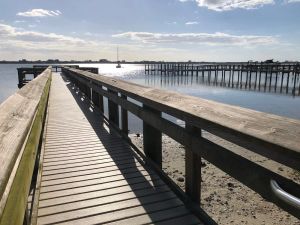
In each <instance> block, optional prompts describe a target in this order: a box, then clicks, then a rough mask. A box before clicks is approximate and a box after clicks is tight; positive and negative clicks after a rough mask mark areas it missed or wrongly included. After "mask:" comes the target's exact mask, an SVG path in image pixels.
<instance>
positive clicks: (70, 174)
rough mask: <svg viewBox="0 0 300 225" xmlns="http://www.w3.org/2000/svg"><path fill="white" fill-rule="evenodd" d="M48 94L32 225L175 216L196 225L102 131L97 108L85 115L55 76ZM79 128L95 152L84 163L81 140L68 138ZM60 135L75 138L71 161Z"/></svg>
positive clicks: (115, 138)
mask: <svg viewBox="0 0 300 225" xmlns="http://www.w3.org/2000/svg"><path fill="white" fill-rule="evenodd" d="M51 90H53V91H51V95H50V100H49V101H50V104H49V120H48V125H47V133H46V144H45V155H44V166H43V172H42V176H43V179H42V181H41V191H40V197H39V204H38V206H39V209H38V217H37V224H51V223H65V224H101V223H113V222H115V223H118V224H119V223H128V224H141V223H152V224H154V223H157V221H160V220H163V221H164V222H167V221H168V220H170V221H173V220H174V218H175V217H178V216H181V215H182V216H183V215H184V216H187V215H189V220H191V221H193V222H194V223H201V222H200V221H199V220H198V219H197V218H196V217H195V216H193V214H191V213H190V212H189V211H188V210H187V209H186V207H185V206H184V205H183V203H182V202H181V201H180V200H179V199H178V198H177V197H176V195H175V194H174V193H173V192H172V191H171V190H170V188H169V187H168V186H166V184H165V183H164V182H163V181H162V180H161V179H160V177H159V176H158V175H157V174H156V173H155V172H154V171H153V170H152V169H151V168H149V167H148V166H146V165H145V164H144V163H143V162H142V161H141V160H140V159H139V157H137V156H136V154H135V153H134V152H133V151H132V149H131V148H130V146H129V145H128V144H127V143H126V142H125V141H124V140H123V139H122V138H121V137H120V136H119V135H117V134H116V133H115V132H109V131H108V130H107V128H105V127H104V126H103V125H102V124H103V123H104V122H103V121H104V119H103V117H101V113H100V112H99V111H98V109H97V108H96V109H95V110H94V111H93V113H91V112H90V110H89V104H88V101H81V95H79V96H77V95H74V92H75V91H74V90H73V89H71V90H69V89H68V88H67V83H64V82H63V79H62V78H61V77H60V76H58V75H54V77H53V82H52V86H51ZM102 91H105V92H106V93H109V94H110V95H112V96H114V98H120V99H122V100H123V101H127V100H126V99H124V98H122V97H121V96H118V95H116V94H115V93H112V92H109V91H108V90H104V89H102ZM71 92H72V93H71ZM73 96H75V99H74V98H73ZM83 117H85V118H86V120H82V118H83ZM66 118H68V119H67V120H66ZM78 121H80V123H78ZM108 126H109V129H110V125H108ZM82 127H84V128H85V132H86V133H87V134H88V136H89V137H91V139H92V140H93V141H91V140H89V141H88V143H91V142H93V146H96V148H93V151H94V152H96V153H98V154H94V155H92V156H89V157H92V158H88V159H87V158H85V157H86V153H88V152H89V149H90V148H91V146H88V145H87V143H86V142H85V140H86V137H82V136H80V135H77V136H76V132H74V133H73V130H74V129H76V128H77V130H80V129H81V128H82ZM57 129H58V130H61V133H58V132H56V131H57ZM112 130H113V129H112ZM66 133H73V134H72V135H73V136H74V137H76V141H77V143H76V144H75V145H74V146H73V148H76V150H75V151H74V152H75V153H76V155H77V156H76V157H70V153H66V151H67V150H66V149H67V148H69V146H70V142H72V140H68V139H65V134H66ZM57 140H59V143H57ZM116 144H118V146H119V147H116ZM100 146H101V147H100ZM72 154H73V153H72ZM50 156H51V157H50ZM125 156H126V157H125ZM49 157H50V158H49ZM53 157H55V158H54V159H53ZM60 157H62V158H60ZM58 160H60V161H58ZM91 161H94V163H91ZM116 210H117V213H116ZM161 210H162V212H160V211H161ZM135 218H138V219H135Z"/></svg>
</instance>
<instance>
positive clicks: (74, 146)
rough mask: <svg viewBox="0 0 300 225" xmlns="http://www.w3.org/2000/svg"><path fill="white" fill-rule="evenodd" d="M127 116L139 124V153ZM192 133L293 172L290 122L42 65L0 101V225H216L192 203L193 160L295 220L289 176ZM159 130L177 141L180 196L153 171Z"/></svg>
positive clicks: (197, 169)
mask: <svg viewBox="0 0 300 225" xmlns="http://www.w3.org/2000/svg"><path fill="white" fill-rule="evenodd" d="M104 98H107V100H108V101H107V103H106V101H104ZM132 99H133V100H135V101H137V102H139V103H141V104H136V103H134V102H133V101H132ZM104 104H107V108H108V117H106V116H105V115H104V108H105V107H104ZM128 112H131V113H133V114H134V115H136V116H137V117H139V118H140V119H141V120H142V121H143V141H144V146H143V149H144V150H143V152H141V151H139V149H137V148H136V147H135V146H134V145H133V144H132V143H131V142H130V139H129V137H128ZM162 113H167V114H169V115H171V116H173V117H176V118H178V119H180V120H183V121H184V122H185V127H181V126H179V125H177V124H174V123H172V122H170V121H168V120H167V119H165V118H163V117H162ZM202 130H206V131H208V132H210V133H212V134H214V135H216V136H218V137H221V138H223V139H225V140H227V141H229V142H231V143H234V144H236V145H239V146H242V147H244V148H246V149H247V150H249V151H252V152H255V153H256V154H259V155H262V156H264V157H267V158H269V159H271V160H273V161H275V162H278V163H281V164H283V165H286V166H288V167H290V168H293V169H295V170H298V171H299V170H300V146H299V141H298V140H299V137H300V121H299V120H294V119H289V118H284V117H280V116H275V115H270V114H266V113H261V112H256V111H253V110H249V109H243V108H240V107H234V106H229V105H225V104H220V103H216V102H213V101H208V100H204V99H200V98H195V97H191V96H187V95H183V94H179V93H176V92H170V91H165V90H160V89H154V88H150V87H144V86H141V85H136V84H133V83H129V82H125V81H121V80H118V79H115V78H109V77H105V76H102V75H98V74H95V73H91V72H88V71H83V70H80V69H78V68H70V67H62V70H61V72H52V69H51V68H50V67H49V68H47V69H45V70H44V72H42V73H41V74H40V75H38V76H37V77H36V78H35V79H33V80H32V81H31V82H29V83H28V84H26V85H25V86H24V87H23V88H21V89H20V90H19V91H18V92H17V93H16V94H14V95H13V96H11V97H10V98H8V99H7V100H6V101H5V102H4V103H3V104H1V105H0V165H1V170H0V181H1V183H0V225H4V224H5V225H6V224H13V225H19V224H20V225H21V224H33V225H34V224H162V225H163V224H171V225H173V224H216V223H215V222H214V221H213V220H212V219H211V218H210V217H209V216H208V215H207V214H206V213H205V212H204V211H203V210H202V209H201V207H200V204H199V203H200V202H201V158H204V159H206V160H208V161H209V162H211V163H212V164H214V165H215V166H217V167H218V168H219V169H221V170H223V171H225V172H226V173H227V174H229V175H230V176H232V177H234V178H235V179H237V180H238V181H240V182H241V183H242V184H244V185H246V186H247V187H249V188H251V189H252V190H254V191H255V192H257V193H258V194H260V195H261V196H262V197H263V198H264V199H266V201H270V202H273V203H274V204H276V205H277V206H279V207H280V208H281V209H282V210H285V211H287V212H289V213H290V214H291V215H293V216H295V217H296V218H298V219H300V204H299V203H300V200H299V197H300V196H299V193H300V185H299V184H298V183H297V182H295V181H293V180H290V179H289V178H286V177H283V176H282V175H280V174H278V173H276V172H275V171H272V170H269V169H267V168H265V167H262V166H260V165H258V164H256V163H254V162H252V161H251V160H249V159H246V158H244V157H243V156H241V155H238V154H237V153H235V152H233V151H231V150H230V149H226V148H224V147H223V146H220V145H218V144H216V143H213V142H211V141H209V140H207V139H205V138H204V137H202V135H201V131H202ZM162 133H165V134H167V135H168V136H170V137H171V138H173V139H174V140H176V141H177V142H179V143H181V144H182V145H183V146H185V149H186V158H185V160H186V162H185V164H186V174H185V175H186V181H185V182H186V183H185V190H186V191H185V192H183V191H182V190H181V189H180V188H178V187H177V186H176V185H175V184H174V182H173V181H172V180H171V179H170V178H169V177H168V176H167V174H165V173H164V172H163V171H162ZM28 199H30V203H31V204H28Z"/></svg>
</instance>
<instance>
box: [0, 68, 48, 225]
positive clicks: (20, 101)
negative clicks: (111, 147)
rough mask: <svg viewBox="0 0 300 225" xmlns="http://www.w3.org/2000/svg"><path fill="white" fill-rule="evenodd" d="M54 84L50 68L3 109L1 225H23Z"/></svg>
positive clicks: (0, 133) (0, 124)
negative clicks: (47, 107)
mask: <svg viewBox="0 0 300 225" xmlns="http://www.w3.org/2000/svg"><path fill="white" fill-rule="evenodd" d="M50 82H51V67H48V68H47V69H46V70H44V72H43V73H42V74H41V75H39V76H38V77H37V78H35V79H34V80H32V81H31V82H29V83H28V84H27V85H26V86H24V87H23V88H21V89H20V90H18V91H17V92H16V93H15V94H14V95H12V96H10V97H9V98H8V99H7V100H6V101H4V102H3V103H2V104H1V105H0V224H1V225H2V224H8V221H9V224H16V225H17V224H22V223H23V219H24V213H25V209H26V206H27V198H28V194H29V188H30V183H31V178H32V173H33V168H34V165H35V160H36V154H37V149H38V145H39V141H40V135H41V132H42V127H43V119H44V115H45V109H46V105H47V99H48V93H49V88H50ZM16 201H17V202H16Z"/></svg>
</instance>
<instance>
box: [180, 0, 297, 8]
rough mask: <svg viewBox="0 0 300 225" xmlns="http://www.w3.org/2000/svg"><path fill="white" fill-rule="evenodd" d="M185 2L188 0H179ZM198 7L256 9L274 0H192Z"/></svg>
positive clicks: (272, 2)
mask: <svg viewBox="0 0 300 225" xmlns="http://www.w3.org/2000/svg"><path fill="white" fill-rule="evenodd" d="M179 1H180V2H187V1H189V0H179ZM193 1H195V2H197V3H198V6H199V7H206V8H208V9H211V10H214V11H228V10H233V9H238V8H239V9H256V8H258V7H261V6H263V5H268V4H274V3H275V1H274V0H193ZM289 1H299V0H289Z"/></svg>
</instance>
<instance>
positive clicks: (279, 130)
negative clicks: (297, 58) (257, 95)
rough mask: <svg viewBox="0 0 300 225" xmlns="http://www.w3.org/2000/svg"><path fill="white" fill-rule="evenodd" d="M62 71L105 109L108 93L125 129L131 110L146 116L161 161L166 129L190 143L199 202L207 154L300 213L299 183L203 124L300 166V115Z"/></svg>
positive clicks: (112, 115)
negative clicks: (283, 114) (246, 154)
mask: <svg viewBox="0 0 300 225" xmlns="http://www.w3.org/2000/svg"><path fill="white" fill-rule="evenodd" d="M62 72H63V73H64V74H65V75H66V76H67V77H68V78H69V79H70V80H71V81H72V82H73V83H74V84H75V85H76V86H77V87H79V89H80V90H81V91H82V92H83V93H85V95H86V97H87V98H88V99H90V101H91V102H93V104H94V105H95V106H97V107H99V108H100V110H101V111H102V112H103V113H104V106H103V104H104V101H103V98H104V97H106V98H107V99H108V111H109V112H108V117H109V120H110V121H111V122H112V123H114V124H115V125H116V126H117V127H118V128H119V129H120V130H121V131H122V132H123V134H124V135H127V134H128V111H129V112H131V113H132V114H134V115H135V116H137V117H138V118H140V119H142V121H143V148H144V153H145V155H146V156H147V158H150V159H151V160H152V161H154V162H155V163H156V165H157V166H158V167H160V168H161V165H162V133H165V134H166V135H168V136H169V137H171V138H173V139H174V140H175V141H177V142H179V143H180V144H182V145H184V146H185V148H186V159H185V160H186V162H185V165H186V194H187V195H188V196H189V197H190V199H192V200H193V201H194V202H196V203H200V199H201V196H200V195H201V158H204V159H206V160H208V161H209V162H211V163H212V164H213V165H215V166H217V167H218V168H220V169H221V170H223V171H224V172H226V173H227V174H229V175H230V176H232V177H233V178H235V179H237V180H238V181H240V182H241V183H243V184H244V185H246V186H248V187H249V188H250V189H252V190H254V191H255V192H257V193H259V194H260V195H261V196H262V197H263V198H265V199H266V200H268V201H271V202H273V203H275V204H276V205H278V206H279V207H281V208H282V209H284V210H286V211H287V212H289V213H291V214H292V215H294V216H296V217H297V218H300V200H299V193H300V185H299V184H298V183H296V182H294V181H293V180H290V179H289V178H286V177H284V176H282V175H280V174H278V173H276V172H274V171H271V170H269V169H267V168H265V167H263V166H261V165H258V164H257V163H255V162H253V161H251V160H249V159H247V158H244V157H243V156H241V155H239V154H237V153H235V152H233V151H231V150H230V149H227V148H225V147H223V146H220V145H218V144H216V143H214V142H212V141H210V140H208V139H205V138H204V137H203V136H202V135H201V131H202V130H205V131H208V132H210V133H212V134H214V135H216V136H218V137H220V138H222V139H225V140H227V141H230V142H232V143H234V144H237V145H239V146H242V147H244V148H246V149H247V150H249V151H252V152H255V153H257V154H259V155H261V156H264V157H267V158H269V159H271V160H274V161H276V162H279V163H281V164H283V165H286V166H288V167H290V168H292V169H295V170H297V171H299V170H300V145H299V137H300V121H299V120H294V119H289V118H284V117H280V116H275V115H271V114H266V113H262V112H257V111H253V110H250V109H244V108H240V107H235V106H230V105H225V104H221V103H217V102H213V101H209V100H204V99H200V98H196V97H192V96H187V95H183V94H179V93H176V92H171V91H165V90H160V89H155V88H151V87H145V86H141V85H137V84H133V83H129V82H126V81H122V80H118V79H115V78H109V77H105V76H101V75H98V74H97V75H96V74H92V73H89V72H85V71H81V70H78V69H72V68H63V69H62ZM132 99H133V100H135V101H132ZM136 101H137V102H139V103H141V104H142V106H141V105H140V104H136ZM119 108H120V110H119ZM119 111H120V115H119ZM162 113H166V114H168V115H171V116H173V117H175V118H178V119H180V120H182V121H184V122H185V127H181V126H179V125H177V124H175V123H173V122H171V121H169V120H167V119H165V118H163V117H162ZM119 116H120V117H119ZM119 118H120V119H119Z"/></svg>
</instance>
